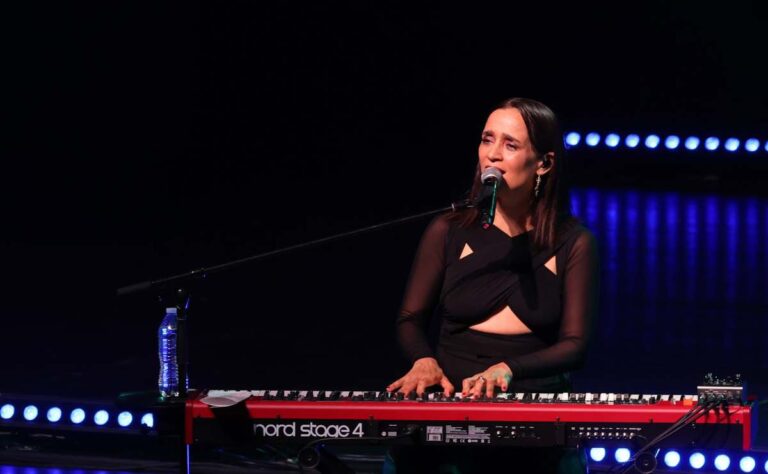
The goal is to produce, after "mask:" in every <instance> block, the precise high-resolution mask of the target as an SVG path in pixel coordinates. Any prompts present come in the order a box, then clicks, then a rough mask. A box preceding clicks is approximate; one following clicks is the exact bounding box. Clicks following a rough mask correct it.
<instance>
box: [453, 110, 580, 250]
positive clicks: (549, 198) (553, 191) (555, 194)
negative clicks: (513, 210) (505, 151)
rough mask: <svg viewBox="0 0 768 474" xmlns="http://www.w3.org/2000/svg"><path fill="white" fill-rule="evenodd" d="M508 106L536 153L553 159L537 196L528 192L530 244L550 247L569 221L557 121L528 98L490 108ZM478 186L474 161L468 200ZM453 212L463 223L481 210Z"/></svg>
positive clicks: (569, 214)
mask: <svg viewBox="0 0 768 474" xmlns="http://www.w3.org/2000/svg"><path fill="white" fill-rule="evenodd" d="M510 108H514V109H517V110H518V111H520V115H522V117H523V121H524V122H525V127H526V128H527V130H528V138H529V139H530V140H531V145H532V146H533V151H534V152H535V153H536V156H537V157H538V158H539V159H542V158H543V157H544V155H545V154H547V153H553V154H554V160H553V161H550V164H549V166H551V169H550V170H549V172H548V173H546V174H544V175H542V177H541V185H540V188H539V195H538V197H534V196H533V195H532V196H531V222H532V224H533V244H534V247H535V248H538V249H546V248H553V247H554V245H555V241H556V239H557V236H558V233H559V232H561V231H564V230H565V229H564V228H563V227H564V224H566V223H570V221H571V210H570V209H571V206H570V199H569V195H568V189H567V185H566V182H565V180H564V167H565V160H564V157H565V150H564V147H563V135H562V132H561V131H560V125H559V124H558V121H557V117H556V116H555V113H554V112H552V110H551V109H550V108H549V107H547V106H546V105H544V104H542V103H541V102H538V101H536V100H532V99H524V98H519V97H515V98H512V99H507V100H505V101H504V102H502V103H501V104H499V105H498V106H497V107H496V108H495V109H493V110H498V109H510ZM482 187H483V184H482V182H481V181H480V166H479V165H478V167H477V169H476V171H475V177H474V180H473V182H472V188H471V189H470V192H469V196H468V197H469V199H470V200H471V201H472V202H474V201H475V200H476V199H477V197H478V196H479V194H480V192H481V190H482ZM454 216H455V217H452V220H456V221H458V222H459V223H460V225H462V226H464V227H466V226H469V225H471V224H473V223H475V222H477V220H478V219H480V217H481V213H480V211H479V210H478V209H477V208H471V209H467V210H464V211H461V212H458V213H456V214H454Z"/></svg>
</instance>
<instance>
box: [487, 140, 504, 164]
mask: <svg viewBox="0 0 768 474" xmlns="http://www.w3.org/2000/svg"><path fill="white" fill-rule="evenodd" d="M488 159H489V160H490V161H500V160H501V145H500V144H498V143H494V144H493V145H491V146H490V147H489V148H488Z"/></svg>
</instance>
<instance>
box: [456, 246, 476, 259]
mask: <svg viewBox="0 0 768 474" xmlns="http://www.w3.org/2000/svg"><path fill="white" fill-rule="evenodd" d="M473 253H474V250H472V247H470V246H469V244H464V249H462V251H461V255H460V256H459V260H461V259H462V258H464V257H468V256H470V255H472V254H473Z"/></svg>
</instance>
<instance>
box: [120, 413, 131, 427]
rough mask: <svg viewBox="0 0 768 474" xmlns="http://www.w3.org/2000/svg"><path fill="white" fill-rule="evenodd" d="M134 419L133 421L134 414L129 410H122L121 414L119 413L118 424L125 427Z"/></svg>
mask: <svg viewBox="0 0 768 474" xmlns="http://www.w3.org/2000/svg"><path fill="white" fill-rule="evenodd" d="M132 421H133V415H131V414H130V413H128V412H127V411H124V412H121V413H120V414H119V415H117V424H118V425H120V426H122V427H123V428H125V427H126V426H128V425H130V424H131V422H132Z"/></svg>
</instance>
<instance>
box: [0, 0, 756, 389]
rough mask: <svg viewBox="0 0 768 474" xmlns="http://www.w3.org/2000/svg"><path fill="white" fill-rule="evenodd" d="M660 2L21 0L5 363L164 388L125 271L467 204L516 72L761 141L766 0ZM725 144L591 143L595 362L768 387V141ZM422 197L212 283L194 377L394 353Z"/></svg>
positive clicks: (529, 87)
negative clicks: (41, 0)
mask: <svg viewBox="0 0 768 474" xmlns="http://www.w3.org/2000/svg"><path fill="white" fill-rule="evenodd" d="M667 3H672V2H661V1H652V2H644V3H643V4H637V5H634V4H633V5H632V6H631V7H627V6H623V5H619V4H616V5H613V6H612V5H609V4H607V3H605V4H603V3H591V4H583V3H582V2H574V3H572V4H567V5H557V6H555V5H554V4H552V5H543V6H542V7H541V8H534V7H532V6H530V5H528V4H520V3H517V2H506V3H505V4H504V6H499V5H495V4H477V5H475V4H472V5H471V6H470V5H464V6H462V7H458V6H456V7H450V6H436V5H431V6H424V5H405V4H403V5H391V4H386V3H384V2H381V3H377V2H334V3H333V4H325V5H323V4H312V3H307V4H297V3H295V2H273V3H268V2H256V1H251V2H246V1H227V2H210V3H205V4H193V3H183V4H175V3H163V2H159V3H150V2H118V3H109V4H104V3H96V2H94V3H90V4H85V3H78V4H67V5H63V4H56V5H43V4H38V3H31V4H30V3H27V4H25V5H24V6H23V7H22V6H19V5H14V6H3V7H2V8H3V10H4V12H3V14H2V15H0V17H2V23H3V28H2V31H3V36H4V41H3V43H4V44H5V48H4V49H5V54H4V57H3V61H4V65H3V71H4V73H3V76H4V79H5V81H4V82H5V86H4V88H3V98H4V99H3V109H4V111H5V114H4V115H5V116H6V118H7V122H6V125H5V127H4V128H5V130H4V132H5V133H4V134H3V135H4V136H5V138H3V140H2V146H3V151H2V158H3V160H2V163H3V170H2V175H0V176H2V185H1V186H0V193H1V194H0V199H1V201H0V206H1V207H0V215H2V223H3V225H2V234H0V249H2V256H3V263H4V265H3V268H2V272H3V273H2V289H3V292H2V294H3V297H2V298H1V299H0V317H2V319H1V321H2V326H1V327H2V329H1V330H0V331H1V332H0V334H2V344H1V345H0V361H2V362H0V391H3V392H18V393H44V394H51V395H77V396H107V397H108V396H112V395H116V394H117V393H120V392H123V391H133V390H151V389H152V388H153V387H154V386H155V384H156V377H157V362H156V357H157V356H156V328H157V325H158V323H159V321H160V319H161V318H162V306H161V305H160V304H159V303H157V302H156V301H155V298H154V297H153V296H152V295H151V294H141V295H133V296H129V297H122V298H117V297H116V296H115V290H116V289H117V288H118V287H121V286H124V285H128V284H131V283H135V282H138V281H143V280H147V279H153V278H160V277H163V276H166V275H171V274H176V273H179V272H184V271H186V270H191V269H193V268H198V267H201V266H208V265H214V264H218V263H222V262H226V261H229V260H232V259H236V258H241V257H245V256H248V255H252V254H258V253H261V252H266V251H271V250H274V249H278V248H282V247H286V246H290V245H294V244H298V243H301V242H305V241H309V240H312V239H317V238H320V237H325V236H328V235H332V234H335V233H339V232H345V231H348V230H352V229H355V228H359V227H363V226H367V225H372V224H376V223H379V222H382V221H386V220H389V219H394V218H397V217H402V216H406V215H410V214H413V213H417V212H424V211H428V210H431V209H434V208H438V207H442V206H445V205H447V204H448V203H450V202H451V201H452V200H455V199H457V198H459V197H460V196H461V195H462V193H463V192H464V191H465V189H466V188H467V187H468V186H469V184H470V178H471V174H472V171H473V169H474V164H475V160H476V145H477V139H478V136H479V133H480V131H481V127H482V125H483V123H484V121H485V117H486V116H487V113H488V112H489V111H490V110H491V107H492V106H493V105H494V104H496V103H497V102H499V101H500V100H502V99H504V98H506V97H510V96H523V97H533V98H536V99H539V100H541V101H543V102H545V103H547V104H548V105H550V106H551V107H552V108H553V109H554V110H555V111H556V112H557V113H558V115H559V116H560V117H561V119H562V122H563V125H564V128H565V129H568V130H571V129H575V130H580V131H587V130H590V129H594V130H597V131H604V132H607V131H616V132H618V133H626V132H629V131H632V132H636V133H640V134H645V133H648V132H656V133H660V134H665V133H672V132H674V133H677V134H681V135H685V134H687V133H695V134H697V135H698V136H701V137H704V136H707V135H708V134H715V135H718V136H725V135H726V134H732V135H735V136H738V137H741V138H748V137H752V136H755V137H757V138H760V139H761V146H762V143H763V142H764V140H765V139H766V138H768V134H766V133H765V130H766V125H768V117H767V114H766V110H768V92H766V87H765V84H766V83H768V66H766V63H765V47H766V40H765V31H766V27H767V26H768V8H767V7H766V4H765V3H764V2H754V3H739V2H728V4H727V5H720V6H718V7H717V9H711V8H709V7H707V6H705V5H704V4H702V3H700V2H674V4H669V5H668V4H667ZM761 150H762V149H761ZM726 155H728V154H723V153H713V154H709V155H704V154H702V153H697V154H686V153H684V152H682V151H676V152H668V151H667V152H665V151H662V150H657V151H655V152H654V153H653V154H648V153H644V152H639V151H638V152H632V153H630V152H627V151H623V150H616V151H608V150H605V149H595V150H589V151H588V152H587V151H584V150H582V149H580V148H578V149H573V150H571V151H570V155H569V158H570V164H571V170H572V171H573V184H574V187H575V191H574V192H575V197H577V198H578V199H576V201H577V204H578V203H579V202H580V203H581V204H580V207H579V209H578V210H579V211H580V212H579V213H580V214H582V217H584V218H585V221H586V222H587V224H589V225H590V226H591V227H593V228H594V230H595V233H596V235H597V237H598V239H599V240H600V243H601V257H602V258H603V264H604V267H603V268H604V274H603V285H602V301H603V306H602V311H601V315H600V318H601V323H600V329H599V330H598V332H597V333H596V337H595V340H594V341H593V346H592V351H591V353H590V362H589V364H588V365H587V368H585V369H584V371H583V372H582V374H581V375H580V379H577V380H578V381H579V383H580V388H581V389H582V390H626V391H642V392H654V391H656V392H668V391H669V392H671V391H677V392H678V393H680V392H683V393H691V392H693V391H694V390H695V385H696V383H697V382H698V381H699V380H700V378H701V376H702V375H703V373H704V372H705V371H710V370H714V371H717V372H719V373H724V374H730V373H735V372H741V373H744V374H746V375H747V376H748V379H749V381H750V382H751V383H752V384H753V387H754V390H755V391H756V393H758V394H763V393H765V390H766V389H768V387H766V385H765V384H766V381H765V380H764V375H763V374H764V373H765V370H766V369H768V356H767V355H766V349H765V348H763V346H762V343H763V340H764V335H765V334H766V329H768V328H766V323H765V319H766V314H767V311H766V309H768V302H767V301H766V297H765V294H764V293H765V291H764V290H765V286H766V284H765V282H766V279H765V277H766V273H768V272H767V271H766V270H767V269H768V258H766V251H765V249H764V247H765V243H764V240H763V239H764V238H765V236H766V234H768V230H766V229H768V225H767V224H766V223H768V213H767V212H766V209H768V207H767V206H766V186H765V185H764V183H763V182H762V177H763V176H765V174H764V173H765V171H766V162H767V161H768V154H766V153H765V152H764V151H761V152H759V153H755V154H754V155H746V154H744V153H740V154H733V155H729V156H726ZM590 193H592V194H590ZM589 196H593V197H594V196H597V197H594V199H593V201H590V200H589V199H592V198H589ZM670 199H671V202H673V204H670ZM589 202H592V204H589ZM612 202H613V203H614V204H615V205H612V204H611V203H612ZM617 203H618V204H617ZM654 203H655V204H654ZM670 206H672V207H674V208H675V209H677V210H678V211H679V212H677V211H675V212H671V211H670V212H666V210H668V209H672V207H670ZM691 206H692V207H691ZM686 209H687V210H688V211H690V209H693V211H691V212H693V214H691V212H688V211H686ZM734 209H735V210H734ZM665 212H666V213H665ZM588 213H591V214H590V215H583V214H588ZM617 213H618V214H617ZM691 215H693V216H694V217H696V216H699V217H696V219H699V220H697V221H696V222H697V223H698V224H695V225H693V224H691V225H688V226H687V227H686V224H685V223H686V222H688V224H690V222H692V221H690V216H691ZM617 216H618V217H617ZM633 216H634V217H633ZM654 216H655V217H654ZM659 216H661V217H659ZM670 216H671V217H670ZM686 216H687V217H686ZM713 216H714V217H713ZM635 218H637V219H636V220H638V219H639V222H640V224H638V225H634V226H633V225H632V224H631V223H632V222H633V221H632V219H635ZM657 218H658V219H657ZM685 219H689V220H687V221H686V220H685ZM657 220H658V222H657ZM426 222H427V220H426V219H425V220H423V221H418V222H414V223H410V224H406V225H401V226H398V227H393V228H389V229H386V230H382V231H379V232H376V233H370V234H366V235H364V236H360V237H356V238H353V239H346V240H343V241H339V242H336V243H333V244H329V245H325V246H323V247H317V248H312V249H308V250H302V251H296V252H292V253H290V254H286V255H283V256H280V257H273V258H270V259H266V260H263V261H260V262H259V263H256V264H252V265H248V266H244V267H241V268H238V269H237V270H233V271H230V272H226V273H220V274H216V275H215V276H211V277H210V278H209V279H208V280H207V281H206V282H205V284H203V285H200V286H196V287H195V288H194V290H193V295H194V299H193V307H192V310H191V316H190V317H191V328H190V329H191V332H190V338H191V339H190V344H191V352H190V356H191V360H192V365H191V368H192V385H193V386H194V387H200V388H276V387H298V388H304V387H306V388H322V387H326V388H381V387H383V386H384V385H385V384H387V383H389V382H390V381H391V380H393V379H394V378H395V377H397V376H398V375H399V374H400V373H401V372H402V371H404V370H405V369H406V368H407V364H406V363H405V361H404V360H403V359H402V357H401V356H400V354H399V352H398V349H397V347H396V343H395V339H394V325H393V322H394V318H395V314H396V311H397V309H398V306H399V303H400V298H401V295H402V291H403V287H404V284H405V279H406V277H407V274H408V270H409V267H410V260H411V258H412V256H413V252H414V250H415V246H416V244H417V242H418V239H419V236H420V234H421V231H422V230H423V228H424V225H426ZM657 223H658V225H657ZM729 229H739V231H738V233H736V234H734V233H733V232H729ZM651 235H653V239H651V240H650V241H649V236H651ZM670 239H672V240H670ZM649 242H651V243H649ZM653 242H655V243H656V244H653ZM665 242H673V243H672V244H670V245H669V246H667V247H665V244H664V243H665ZM691 242H700V244H701V245H698V246H696V247H695V249H696V250H695V251H687V250H686V249H690V245H689V244H690V243H691ZM665 249H666V250H665ZM686 252H687V253H686ZM686 262H687V263H686ZM692 262H695V263H692ZM718 262H719V263H718ZM686 265H687V266H686ZM681 268H685V269H686V270H685V271H683V270H680V269H681ZM677 270H680V271H677ZM652 282H656V283H652ZM728 282H731V285H736V284H737V283H738V286H736V287H734V288H735V289H734V288H731V286H729V283H728ZM729 288H731V289H730V290H729ZM681 292H682V293H681ZM681 294H684V295H685V297H680V295H681ZM723 328H726V329H727V330H724V329H723Z"/></svg>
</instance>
